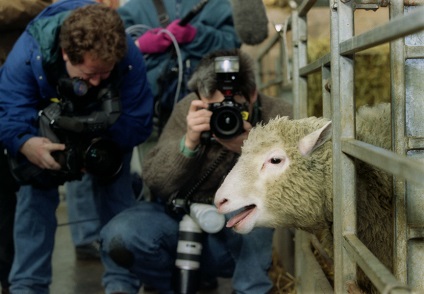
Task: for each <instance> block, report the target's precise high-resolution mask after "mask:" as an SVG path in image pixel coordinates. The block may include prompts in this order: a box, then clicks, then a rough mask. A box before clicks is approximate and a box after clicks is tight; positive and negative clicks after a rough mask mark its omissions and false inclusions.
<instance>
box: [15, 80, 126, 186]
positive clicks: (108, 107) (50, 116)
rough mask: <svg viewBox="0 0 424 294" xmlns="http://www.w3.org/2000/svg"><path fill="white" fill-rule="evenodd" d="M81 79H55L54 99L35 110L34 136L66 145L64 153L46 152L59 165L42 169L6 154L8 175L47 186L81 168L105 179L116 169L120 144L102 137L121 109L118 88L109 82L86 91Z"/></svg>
mask: <svg viewBox="0 0 424 294" xmlns="http://www.w3.org/2000/svg"><path fill="white" fill-rule="evenodd" d="M84 83H85V82H84V81H83V80H80V79H63V80H61V81H59V85H58V92H59V94H60V96H61V97H60V99H54V101H52V102H51V103H50V104H49V105H47V106H46V107H45V108H44V109H42V110H41V111H40V112H39V121H38V124H39V136H41V137H45V138H48V139H49V140H50V141H52V142H53V143H61V144H65V146H66V148H65V150H64V151H55V152H52V156H53V158H54V159H55V160H56V161H57V162H58V163H59V164H60V166H61V169H60V170H45V169H41V168H39V167H37V166H35V165H33V164H32V163H30V162H29V161H28V160H26V159H25V158H19V159H18V158H13V157H10V156H9V164H10V167H11V171H12V175H13V176H14V177H15V179H16V180H17V181H18V183H19V184H23V185H27V184H30V185H33V186H36V187H39V188H49V187H54V186H57V185H61V184H63V183H65V182H66V181H72V180H79V179H81V177H82V174H83V171H85V172H88V173H90V174H92V175H94V176H96V177H98V178H100V179H110V178H112V177H114V176H115V175H116V174H117V173H118V172H119V171H120V170H121V167H122V152H121V150H120V148H119V147H118V145H117V144H116V143H115V142H113V141H112V140H110V139H108V138H105V137H103V136H102V135H103V133H104V131H105V130H106V129H108V128H109V127H110V126H111V125H112V124H113V123H114V122H115V121H116V120H117V119H118V117H119V115H120V113H121V102H120V96H119V94H118V91H117V90H115V89H114V88H113V87H111V86H110V87H109V86H107V87H103V88H99V89H94V90H91V91H90V90H88V88H89V87H88V85H85V84H84ZM21 157H23V156H21Z"/></svg>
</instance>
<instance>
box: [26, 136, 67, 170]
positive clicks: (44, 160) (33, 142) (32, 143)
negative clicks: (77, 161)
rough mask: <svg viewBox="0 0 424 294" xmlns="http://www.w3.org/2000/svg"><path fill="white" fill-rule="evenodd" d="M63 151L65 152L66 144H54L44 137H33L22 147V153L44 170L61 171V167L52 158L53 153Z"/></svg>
mask: <svg viewBox="0 0 424 294" xmlns="http://www.w3.org/2000/svg"><path fill="white" fill-rule="evenodd" d="M61 150H65V145H64V144H57V143H52V142H51V141H50V140H49V139H47V138H43V137H32V138H30V139H29V140H28V141H26V142H25V143H24V144H23V145H22V147H21V149H20V152H21V153H22V154H23V155H25V156H26V158H27V159H28V160H29V161H30V162H32V163H33V164H35V165H36V166H38V167H40V168H42V169H52V170H59V169H60V168H61V166H60V164H59V163H57V162H56V161H55V160H54V158H53V157H52V156H51V152H53V151H61Z"/></svg>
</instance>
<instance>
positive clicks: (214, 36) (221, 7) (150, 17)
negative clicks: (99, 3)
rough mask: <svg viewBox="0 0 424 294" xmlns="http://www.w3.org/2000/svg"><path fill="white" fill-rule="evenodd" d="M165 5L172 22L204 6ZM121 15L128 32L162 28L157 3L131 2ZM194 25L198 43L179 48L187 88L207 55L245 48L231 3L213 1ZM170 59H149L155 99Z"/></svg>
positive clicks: (180, 1)
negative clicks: (236, 27) (219, 51)
mask: <svg viewBox="0 0 424 294" xmlns="http://www.w3.org/2000/svg"><path fill="white" fill-rule="evenodd" d="M162 1H163V3H164V5H165V9H166V11H167V13H168V16H169V22H172V21H173V20H175V19H181V18H183V17H184V16H185V15H187V14H188V13H189V12H190V10H191V9H192V8H193V7H194V6H195V5H197V4H198V3H199V2H200V0H162ZM118 13H119V14H120V15H121V18H122V19H123V21H124V25H125V27H127V28H128V27H132V26H134V25H144V26H145V27H147V28H160V27H161V24H160V22H159V18H158V15H157V12H156V8H155V5H154V4H153V0H142V1H140V0H129V1H128V2H127V3H126V4H125V5H123V6H122V7H120V8H119V9H118ZM190 24H191V25H192V26H193V27H195V28H196V29H197V33H196V36H195V38H194V40H193V41H192V42H190V43H187V44H180V45H179V49H180V50H181V57H182V60H183V66H184V69H183V72H184V78H185V80H184V82H185V84H186V83H187V81H188V79H189V78H190V76H191V73H192V72H193V71H194V70H195V68H196V66H197V64H198V63H199V61H200V60H201V59H202V58H203V57H204V56H205V55H206V54H208V53H210V52H213V51H217V50H222V49H234V48H240V46H241V42H240V39H239V37H238V35H237V33H236V31H235V28H234V22H233V15H232V7H231V3H230V1H228V0H209V1H208V3H207V4H206V5H205V6H204V8H203V10H202V11H201V12H200V13H199V14H198V15H197V16H195V17H194V18H193V20H192V21H190ZM168 59H169V55H168V54H150V55H148V56H146V59H145V61H146V66H147V76H148V79H149V82H150V85H151V88H152V91H153V95H154V96H156V95H158V92H159V89H158V80H159V77H160V76H161V74H162V72H164V71H166V70H167V69H166V65H167V60H168ZM168 82H169V83H170V82H171V81H168ZM169 83H168V85H169ZM186 94H187V92H184V91H183V92H182V93H181V95H180V98H182V97H184V96H185V95H186Z"/></svg>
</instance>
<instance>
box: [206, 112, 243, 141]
mask: <svg viewBox="0 0 424 294" xmlns="http://www.w3.org/2000/svg"><path fill="white" fill-rule="evenodd" d="M210 126H211V131H212V133H214V134H215V136H216V137H218V138H221V139H229V138H232V137H234V136H237V135H239V134H241V133H242V132H243V118H242V116H241V113H240V110H239V109H237V108H235V107H234V106H222V107H220V108H218V109H214V111H213V114H212V117H211V121H210Z"/></svg>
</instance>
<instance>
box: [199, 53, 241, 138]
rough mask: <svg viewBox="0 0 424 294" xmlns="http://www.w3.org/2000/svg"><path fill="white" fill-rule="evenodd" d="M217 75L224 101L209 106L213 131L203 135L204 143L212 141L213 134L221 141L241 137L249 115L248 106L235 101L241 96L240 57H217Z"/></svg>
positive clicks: (218, 86)
mask: <svg viewBox="0 0 424 294" xmlns="http://www.w3.org/2000/svg"><path fill="white" fill-rule="evenodd" d="M215 74H216V81H217V88H218V90H219V91H220V92H221V93H222V94H223V95H224V101H222V102H216V103H210V104H209V107H208V109H209V110H210V111H212V117H211V120H210V127H211V131H210V132H204V133H203V134H202V142H204V143H207V142H208V141H210V140H211V137H212V134H214V135H215V136H216V137H217V138H219V139H231V138H233V137H236V136H238V135H240V134H241V133H243V132H244V128H243V120H247V119H248V115H249V114H248V113H249V112H248V110H247V109H246V106H245V105H242V104H239V103H237V102H236V101H235V99H234V96H235V95H236V94H240V90H239V88H240V86H239V77H238V74H239V58H238V56H220V57H216V58H215ZM211 133H212V134H211Z"/></svg>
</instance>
